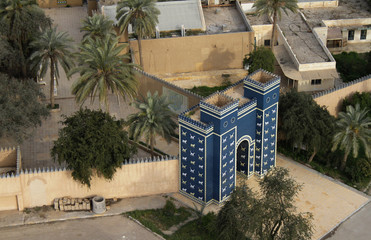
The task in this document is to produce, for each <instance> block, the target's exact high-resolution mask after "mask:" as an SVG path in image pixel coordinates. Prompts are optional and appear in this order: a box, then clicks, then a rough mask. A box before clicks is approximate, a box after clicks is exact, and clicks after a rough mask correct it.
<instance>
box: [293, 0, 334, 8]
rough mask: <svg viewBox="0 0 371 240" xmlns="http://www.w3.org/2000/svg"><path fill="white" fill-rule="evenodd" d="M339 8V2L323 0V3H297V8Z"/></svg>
mask: <svg viewBox="0 0 371 240" xmlns="http://www.w3.org/2000/svg"><path fill="white" fill-rule="evenodd" d="M337 6H339V0H323V1H311V0H308V1H305V2H302V1H299V2H298V7H299V8H322V7H337Z"/></svg>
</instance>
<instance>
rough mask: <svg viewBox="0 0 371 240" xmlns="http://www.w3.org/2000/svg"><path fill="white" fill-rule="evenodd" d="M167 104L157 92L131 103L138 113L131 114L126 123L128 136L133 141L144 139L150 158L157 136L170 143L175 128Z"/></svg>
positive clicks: (163, 97)
mask: <svg viewBox="0 0 371 240" xmlns="http://www.w3.org/2000/svg"><path fill="white" fill-rule="evenodd" d="M169 104H170V103H169V102H168V101H167V99H166V97H165V96H159V95H158V93H157V92H155V94H153V95H151V93H150V92H148V93H147V98H145V99H143V101H142V102H134V103H133V105H134V106H135V107H136V108H137V109H138V110H139V112H138V113H134V114H131V115H130V116H129V117H128V119H127V121H126V125H127V126H129V130H128V132H129V136H130V137H132V138H133V139H134V141H138V140H139V139H140V137H144V138H145V140H146V143H147V144H148V143H149V145H150V147H151V152H152V156H153V154H154V151H153V148H154V145H155V137H156V136H157V135H159V136H162V137H163V138H165V139H166V140H167V141H168V142H170V141H171V134H172V133H173V132H174V130H175V128H176V127H177V124H176V123H175V122H174V120H173V119H172V117H173V116H174V113H173V112H172V111H171V110H170V109H169Z"/></svg>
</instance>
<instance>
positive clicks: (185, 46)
mask: <svg viewBox="0 0 371 240" xmlns="http://www.w3.org/2000/svg"><path fill="white" fill-rule="evenodd" d="M253 41H254V32H237V33H222V34H214V35H199V36H186V37H172V38H160V39H144V40H142V53H143V62H144V65H143V70H144V71H146V72H148V73H150V74H156V73H162V74H163V73H181V72H199V71H209V70H223V69H234V68H242V60H243V58H244V57H245V55H246V54H248V53H250V52H251V51H252V50H253ZM130 48H131V50H132V53H134V54H133V57H134V61H135V63H139V50H138V41H137V40H130Z"/></svg>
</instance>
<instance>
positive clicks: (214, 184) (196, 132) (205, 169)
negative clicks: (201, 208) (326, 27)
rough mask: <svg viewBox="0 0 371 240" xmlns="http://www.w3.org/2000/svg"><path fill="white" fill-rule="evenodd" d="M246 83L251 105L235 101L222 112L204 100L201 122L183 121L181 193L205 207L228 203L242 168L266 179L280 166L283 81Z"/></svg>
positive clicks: (181, 126) (250, 81) (245, 81)
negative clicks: (279, 144) (280, 99)
mask: <svg viewBox="0 0 371 240" xmlns="http://www.w3.org/2000/svg"><path fill="white" fill-rule="evenodd" d="M272 76H274V75H272ZM242 81H243V82H244V84H245V85H244V89H243V92H244V97H247V98H249V99H250V101H249V102H247V103H246V104H245V105H243V106H238V104H237V103H238V102H236V101H235V100H233V101H232V103H231V104H230V105H228V106H226V107H225V108H224V109H220V108H217V107H214V106H212V105H210V104H209V103H207V102H204V101H205V100H202V101H201V103H200V105H199V106H200V122H197V121H195V120H191V119H188V120H187V119H186V118H184V117H180V119H183V120H184V119H185V120H186V121H185V122H184V121H180V122H179V126H180V127H179V128H180V143H179V144H180V161H181V167H180V173H181V176H180V178H181V179H180V186H181V187H180V188H181V189H180V192H181V193H182V194H184V195H186V196H188V197H190V198H191V199H193V200H195V201H197V202H199V203H201V204H209V203H211V202H216V203H221V202H223V201H225V200H226V199H228V197H229V196H230V194H231V192H232V191H233V190H234V188H235V183H236V171H237V170H238V171H240V172H242V173H244V174H246V175H248V176H251V175H252V174H254V173H255V174H257V175H259V176H263V175H264V174H265V173H266V172H267V171H268V170H269V169H270V168H272V167H274V166H275V164H276V139H277V136H276V135H277V116H278V98H279V84H280V81H279V78H277V77H276V76H274V78H273V80H272V81H270V82H268V83H267V84H261V83H256V82H254V81H252V80H251V79H249V78H248V77H247V78H245V79H244V80H242ZM242 81H240V82H239V83H242ZM217 94H219V93H217ZM221 94H224V92H222V93H221ZM226 95H227V93H226V94H225V95H224V96H226ZM208 104H209V105H208ZM202 124H206V125H207V124H212V125H210V126H212V128H210V127H207V126H206V125H202ZM205 126H206V127H205Z"/></svg>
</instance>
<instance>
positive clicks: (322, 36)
mask: <svg viewBox="0 0 371 240" xmlns="http://www.w3.org/2000/svg"><path fill="white" fill-rule="evenodd" d="M313 32H315V33H316V34H317V36H318V39H319V40H321V41H322V43H323V44H324V45H326V44H327V32H328V28H327V27H316V28H313Z"/></svg>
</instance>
